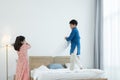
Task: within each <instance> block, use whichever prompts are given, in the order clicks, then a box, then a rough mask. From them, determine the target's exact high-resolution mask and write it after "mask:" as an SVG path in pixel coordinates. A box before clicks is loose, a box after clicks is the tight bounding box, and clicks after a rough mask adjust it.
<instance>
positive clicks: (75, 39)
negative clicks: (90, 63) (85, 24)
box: [65, 19, 81, 70]
mask: <svg viewBox="0 0 120 80" xmlns="http://www.w3.org/2000/svg"><path fill="white" fill-rule="evenodd" d="M69 24H70V28H71V29H72V31H71V33H70V35H69V37H65V39H66V40H67V41H70V42H71V49H70V55H71V56H70V70H73V69H74V66H75V63H76V64H77V65H78V66H79V67H80V68H81V66H80V62H79V55H80V35H79V31H78V29H77V25H78V22H77V21H76V20H74V19H73V20H71V21H70V22H69ZM75 48H77V53H74V51H75Z"/></svg>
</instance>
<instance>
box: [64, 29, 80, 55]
mask: <svg viewBox="0 0 120 80" xmlns="http://www.w3.org/2000/svg"><path fill="white" fill-rule="evenodd" d="M66 40H67V41H71V49H70V54H72V53H74V50H75V48H76V47H77V55H80V35H79V31H78V29H77V28H76V27H75V28H73V29H72V31H71V33H70V36H69V37H67V38H66Z"/></svg>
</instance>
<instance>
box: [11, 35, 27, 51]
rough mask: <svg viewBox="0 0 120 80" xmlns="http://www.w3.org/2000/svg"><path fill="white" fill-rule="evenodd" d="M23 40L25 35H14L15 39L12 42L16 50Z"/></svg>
mask: <svg viewBox="0 0 120 80" xmlns="http://www.w3.org/2000/svg"><path fill="white" fill-rule="evenodd" d="M23 41H25V37H24V36H17V37H16V40H15V43H14V44H13V46H14V49H15V50H16V51H19V50H20V47H21V46H22V44H23V43H22V42H23Z"/></svg>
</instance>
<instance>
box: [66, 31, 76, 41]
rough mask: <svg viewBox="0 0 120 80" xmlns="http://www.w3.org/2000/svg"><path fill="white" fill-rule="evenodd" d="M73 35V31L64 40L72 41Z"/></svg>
mask: <svg viewBox="0 0 120 80" xmlns="http://www.w3.org/2000/svg"><path fill="white" fill-rule="evenodd" d="M74 35H75V30H72V32H71V33H70V36H69V37H66V40H67V41H71V40H72V39H73V37H74Z"/></svg>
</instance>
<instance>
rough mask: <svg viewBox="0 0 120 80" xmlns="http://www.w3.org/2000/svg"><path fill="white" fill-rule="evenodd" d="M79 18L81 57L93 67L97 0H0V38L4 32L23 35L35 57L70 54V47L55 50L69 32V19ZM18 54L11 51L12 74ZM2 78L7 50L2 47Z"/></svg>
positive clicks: (10, 65)
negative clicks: (58, 51)
mask: <svg viewBox="0 0 120 80" xmlns="http://www.w3.org/2000/svg"><path fill="white" fill-rule="evenodd" d="M71 19H77V20H78V22H79V25H78V28H79V30H80V34H81V59H82V62H83V63H84V65H85V66H87V67H89V68H92V67H93V51H94V45H93V42H94V0H0V40H1V39H2V37H3V35H4V34H8V35H10V36H11V43H12V42H14V39H15V37H16V36H17V35H24V36H25V37H26V38H27V40H28V42H29V43H30V44H31V46H32V48H31V49H30V51H29V55H32V56H37V55H38V56H41V55H45V56H49V55H50V56H57V55H58V56H59V55H69V48H68V49H67V50H66V51H65V52H62V53H55V51H56V49H58V48H59V47H60V46H61V45H62V44H63V41H64V37H65V36H66V35H68V34H69V33H70V28H69V24H68V22H69V21H70V20H71ZM16 58H17V55H16V54H15V51H14V50H13V49H10V51H9V76H12V75H13V74H14V72H15V65H16V64H15V63H16V62H15V60H16ZM0 73H2V74H0V80H5V49H4V48H3V47H1V48H0Z"/></svg>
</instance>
